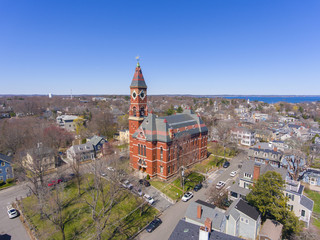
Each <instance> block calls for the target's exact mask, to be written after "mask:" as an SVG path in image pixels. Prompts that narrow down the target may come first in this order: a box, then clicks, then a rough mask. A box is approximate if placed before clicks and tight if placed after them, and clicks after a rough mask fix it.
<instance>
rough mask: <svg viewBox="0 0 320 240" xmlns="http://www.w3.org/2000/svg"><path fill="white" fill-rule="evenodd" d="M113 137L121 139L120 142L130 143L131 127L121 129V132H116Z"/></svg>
mask: <svg viewBox="0 0 320 240" xmlns="http://www.w3.org/2000/svg"><path fill="white" fill-rule="evenodd" d="M113 138H114V139H115V140H117V141H119V142H120V144H125V143H129V141H130V134H129V129H125V130H120V131H119V132H117V133H115V134H114V137H113Z"/></svg>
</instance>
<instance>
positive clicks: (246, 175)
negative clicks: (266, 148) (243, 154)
mask: <svg viewBox="0 0 320 240" xmlns="http://www.w3.org/2000/svg"><path fill="white" fill-rule="evenodd" d="M244 176H245V177H246V178H252V175H251V174H250V173H244Z"/></svg>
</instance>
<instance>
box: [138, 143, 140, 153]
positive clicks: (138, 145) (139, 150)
mask: <svg viewBox="0 0 320 240" xmlns="http://www.w3.org/2000/svg"><path fill="white" fill-rule="evenodd" d="M138 154H139V155H140V144H138Z"/></svg>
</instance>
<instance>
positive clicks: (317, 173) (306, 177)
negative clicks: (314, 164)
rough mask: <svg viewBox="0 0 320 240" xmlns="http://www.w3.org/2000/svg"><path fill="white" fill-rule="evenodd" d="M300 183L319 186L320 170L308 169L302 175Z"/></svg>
mask: <svg viewBox="0 0 320 240" xmlns="http://www.w3.org/2000/svg"><path fill="white" fill-rule="evenodd" d="M302 181H303V182H305V183H308V184H310V185H314V186H320V170H319V169H312V168H309V169H307V170H306V171H305V172H304V173H303V177H302Z"/></svg>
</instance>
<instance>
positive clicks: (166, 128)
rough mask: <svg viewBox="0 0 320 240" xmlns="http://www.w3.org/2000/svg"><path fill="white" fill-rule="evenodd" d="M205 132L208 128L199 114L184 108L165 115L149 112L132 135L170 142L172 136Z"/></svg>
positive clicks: (148, 139)
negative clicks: (175, 112)
mask: <svg viewBox="0 0 320 240" xmlns="http://www.w3.org/2000/svg"><path fill="white" fill-rule="evenodd" d="M170 131H172V133H170ZM206 132H208V128H207V127H206V125H205V124H204V122H203V121H202V119H201V118H200V116H198V115H197V114H194V113H193V112H192V111H191V110H184V111H183V113H178V114H176V115H171V116H166V117H156V116H155V115H154V114H152V113H149V114H148V116H147V117H146V118H145V119H144V121H143V122H142V123H141V125H140V127H139V128H138V129H137V131H136V132H135V133H134V134H133V135H132V137H133V138H139V137H145V138H146V140H147V141H159V142H171V141H172V140H173V138H179V137H181V136H183V135H184V134H186V135H196V134H199V133H206ZM170 134H171V136H170Z"/></svg>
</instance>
